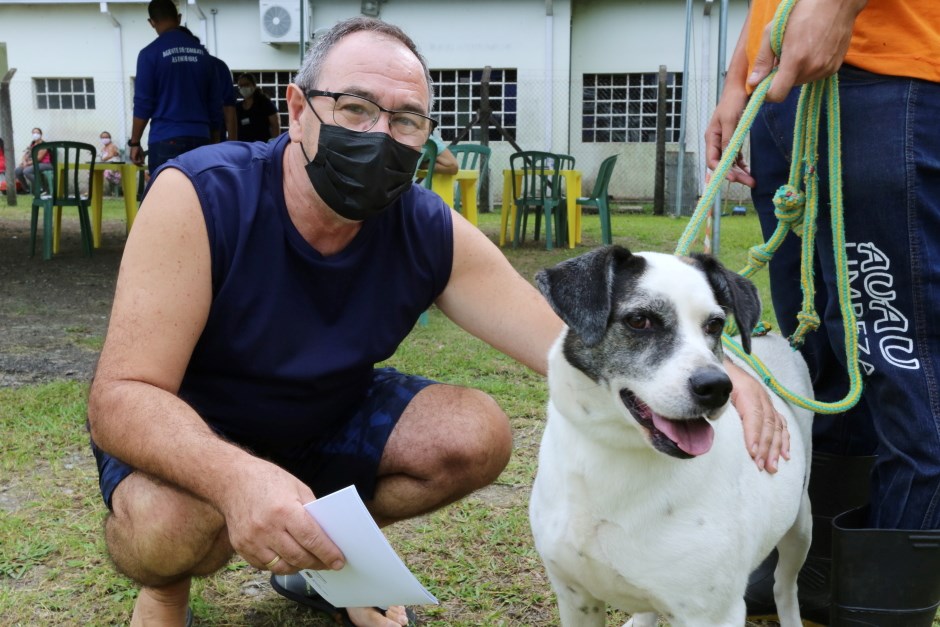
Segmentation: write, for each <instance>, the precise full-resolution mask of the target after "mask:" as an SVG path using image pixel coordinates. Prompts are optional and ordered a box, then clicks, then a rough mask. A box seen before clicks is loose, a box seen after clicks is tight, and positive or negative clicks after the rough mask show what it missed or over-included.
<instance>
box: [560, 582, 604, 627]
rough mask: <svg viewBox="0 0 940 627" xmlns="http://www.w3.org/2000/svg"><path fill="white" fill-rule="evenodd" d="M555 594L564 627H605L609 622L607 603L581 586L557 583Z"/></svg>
mask: <svg viewBox="0 0 940 627" xmlns="http://www.w3.org/2000/svg"><path fill="white" fill-rule="evenodd" d="M555 596H557V597H558V616H559V618H561V624H562V627H604V625H605V624H606V623H607V604H606V603H604V602H603V601H601V600H600V599H595V598H594V597H592V596H591V595H590V594H588V593H587V592H586V591H585V590H584V589H583V588H581V587H580V586H578V587H577V588H576V587H575V586H572V585H569V584H564V583H562V584H561V585H556V586H555Z"/></svg>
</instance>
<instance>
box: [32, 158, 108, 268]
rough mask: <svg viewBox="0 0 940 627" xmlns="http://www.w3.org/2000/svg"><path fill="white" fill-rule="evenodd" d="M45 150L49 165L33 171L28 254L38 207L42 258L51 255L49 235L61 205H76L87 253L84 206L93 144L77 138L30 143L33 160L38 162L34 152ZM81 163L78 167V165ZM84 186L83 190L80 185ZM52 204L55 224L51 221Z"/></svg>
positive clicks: (87, 222) (90, 179)
mask: <svg viewBox="0 0 940 627" xmlns="http://www.w3.org/2000/svg"><path fill="white" fill-rule="evenodd" d="M41 150H48V151H49V154H50V156H51V157H52V169H51V170H46V171H44V172H38V171H37V172H36V176H35V178H34V181H35V184H34V185H33V207H32V209H33V211H32V222H31V224H30V240H31V248H30V254H29V256H30V257H32V256H34V255H35V254H36V231H37V226H38V221H39V209H40V207H41V208H42V210H43V217H42V258H43V259H52V238H53V235H54V231H55V230H56V227H58V225H59V223H60V221H61V217H62V207H75V208H76V209H78V222H79V225H80V227H81V239H82V249H83V250H84V251H85V254H86V255H88V256H89V257H91V250H92V234H91V218H90V217H89V213H88V207H89V205H90V204H91V192H92V185H93V180H94V177H93V176H92V173H93V170H94V167H95V147H94V146H92V145H91V144H84V143H81V142H43V143H42V144H39V145H37V146H34V147H33V152H32V156H33V163H39V159H38V154H39V151H41ZM80 165H81V166H82V167H79V166H80ZM83 187H84V193H83V190H82V188H83ZM53 207H55V209H56V211H55V224H53V211H52V209H53Z"/></svg>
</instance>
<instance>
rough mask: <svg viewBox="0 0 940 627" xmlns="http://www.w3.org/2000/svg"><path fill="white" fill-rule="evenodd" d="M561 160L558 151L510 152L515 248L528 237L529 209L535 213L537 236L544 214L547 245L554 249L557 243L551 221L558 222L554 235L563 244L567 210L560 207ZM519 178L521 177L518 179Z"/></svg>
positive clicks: (559, 243)
mask: <svg viewBox="0 0 940 627" xmlns="http://www.w3.org/2000/svg"><path fill="white" fill-rule="evenodd" d="M560 163H561V160H560V159H558V155H556V154H554V153H551V152H539V151H535V150H528V151H523V152H517V153H514V154H512V155H510V157H509V167H510V168H511V169H512V197H513V202H514V203H515V205H516V220H515V225H514V229H513V233H514V236H513V240H512V246H513V248H516V247H517V246H519V244H520V242H522V240H523V238H524V237H525V230H526V223H527V222H528V216H529V214H530V213H533V214H535V239H536V240H538V238H539V226H540V222H541V220H542V218H543V217H544V218H545V248H546V249H548V250H551V249H552V245H553V244H554V243H555V240H554V238H553V237H552V222H554V223H555V237H556V238H558V245H559V246H563V245H564V242H563V239H562V238H563V237H564V233H565V215H564V213H565V212H564V210H563V209H559V207H560V206H561V174H560V170H561V168H560V167H559V165H560ZM517 174H519V175H521V176H517ZM517 178H519V180H518V181H517Z"/></svg>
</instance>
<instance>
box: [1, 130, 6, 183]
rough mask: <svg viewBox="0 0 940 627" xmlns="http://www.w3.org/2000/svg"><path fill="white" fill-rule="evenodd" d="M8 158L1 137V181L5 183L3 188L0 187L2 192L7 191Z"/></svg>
mask: <svg viewBox="0 0 940 627" xmlns="http://www.w3.org/2000/svg"><path fill="white" fill-rule="evenodd" d="M6 173H7V159H6V156H4V152H3V138H2V137H0V183H3V184H4V186H3V189H0V192H2V191H6V182H7V174H6Z"/></svg>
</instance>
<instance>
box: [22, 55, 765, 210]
mask: <svg viewBox="0 0 940 627" xmlns="http://www.w3.org/2000/svg"><path fill="white" fill-rule="evenodd" d="M61 80H63V81H65V80H69V81H75V80H83V79H61ZM591 80H596V77H591ZM44 81H45V83H44V87H45V88H46V89H47V90H49V89H51V88H53V87H54V88H55V89H56V90H57V91H56V92H55V93H45V94H38V93H37V81H36V80H34V79H29V78H20V77H14V80H13V81H12V82H11V83H10V98H11V119H12V126H13V133H14V136H13V138H12V141H11V139H10V138H4V139H5V140H6V146H7V150H6V154H7V158H8V159H11V158H12V159H15V161H17V162H18V161H19V159H20V156H21V154H22V151H23V150H24V149H25V148H26V146H27V145H28V144H29V141H30V134H31V130H32V128H33V127H39V128H41V129H42V130H43V136H44V138H45V139H46V140H47V141H48V140H74V141H85V142H88V143H90V144H94V145H97V144H98V136H99V134H100V133H101V132H102V131H109V132H110V133H111V136H112V138H113V141H115V142H116V143H117V144H118V146H119V148H121V149H125V148H126V142H127V139H128V138H129V134H130V129H131V121H132V113H133V101H132V93H133V89H132V86H131V84H130V81H128V83H127V84H123V83H122V82H120V81H112V82H108V81H104V80H95V81H94V84H93V89H88V86H87V85H84V84H82V85H79V84H77V83H76V84H74V85H72V84H65V83H64V82H63V83H62V84H51V85H50V84H49V82H48V81H49V79H44ZM682 83H683V85H682V88H684V89H688V90H689V91H688V93H687V94H686V100H687V103H686V111H685V112H684V120H685V124H686V127H685V129H686V135H685V137H686V155H685V159H684V160H683V161H684V168H683V177H682V178H683V182H684V184H683V188H684V190H685V195H684V199H683V201H682V203H681V206H682V210H683V212H688V211H690V210H691V209H692V208H693V207H694V205H695V202H696V200H697V196H698V194H700V193H701V191H702V187H703V180H704V175H705V171H704V164H703V163H702V155H703V154H704V146H703V139H702V134H703V132H704V127H705V125H706V123H707V121H708V117H709V116H710V115H711V111H712V108H713V104H711V103H710V102H707V98H708V96H707V94H704V93H703V92H705V91H707V89H705V88H704V87H703V85H700V84H699V83H698V82H697V81H696V80H695V79H694V77H693V78H692V79H690V80H684V81H682ZM596 87H597V86H596V85H588V86H587V89H586V88H585V85H584V84H583V83H582V79H580V78H578V79H577V80H569V79H567V78H565V79H558V80H556V81H554V82H553V84H547V83H546V81H545V80H544V78H542V77H541V76H540V77H531V76H526V75H524V74H523V73H521V72H520V73H519V75H518V76H517V83H516V85H515V93H516V96H515V102H514V107H515V108H514V109H513V110H512V111H509V110H507V109H508V104H509V103H508V100H506V99H505V98H504V99H503V100H499V99H494V100H493V101H492V102H491V104H493V105H494V107H493V108H494V112H493V115H494V117H495V118H496V119H497V120H499V121H500V122H501V124H503V125H504V126H505V127H506V128H507V129H508V130H509V132H510V133H511V135H512V137H513V139H514V140H515V143H516V145H518V146H519V147H521V148H522V149H524V150H550V151H553V152H563V153H566V154H570V155H572V156H573V157H574V158H575V160H576V167H577V169H579V170H581V171H582V172H583V188H582V192H583V195H587V193H588V192H590V190H591V189H592V187H593V185H594V179H595V177H596V173H597V170H598V167H599V165H600V163H601V161H603V160H604V159H605V158H606V157H608V156H610V155H614V154H615V155H617V156H618V160H617V166H616V168H615V170H614V173H613V176H612V178H611V182H610V186H609V193H610V195H611V196H612V197H613V201H614V203H615V206H616V205H648V204H650V203H651V202H652V200H653V198H654V197H655V196H656V181H657V177H656V168H657V145H656V141H655V140H656V137H657V136H658V135H657V133H656V131H655V127H654V128H653V130H652V132H650V128H649V125H650V123H651V121H652V120H654V119H655V118H656V117H657V116H656V114H657V98H656V96H657V95H658V94H655V93H654V92H655V91H656V88H655V86H652V87H651V86H649V85H640V86H638V87H636V89H638V90H639V92H637V93H639V95H640V96H641V102H640V108H638V109H635V108H634V109H631V108H630V107H631V106H632V103H631V102H627V103H625V104H624V105H623V106H621V105H620V104H618V103H617V102H616V100H617V99H616V98H612V99H607V98H603V97H599V96H598V93H599V92H595V93H594V101H593V102H591V103H588V102H587V99H586V98H585V94H586V93H587V94H589V95H590V93H591V89H595V88H596ZM76 88H81V91H82V101H81V102H80V103H79V102H78V99H77V98H76V97H75V96H76V95H77V94H76V93H75V92H76V91H77V90H76ZM69 91H70V92H73V93H71V94H69V93H67V92H69ZM611 93H613V92H611ZM40 96H43V97H42V98H40ZM673 96H675V94H673ZM712 97H713V96H712ZM608 100H610V102H608ZM468 102H470V103H471V104H470V105H469V106H467V107H464V109H465V110H463V111H460V112H458V115H457V116H456V117H455V122H454V124H453V125H452V127H451V130H448V129H447V127H446V126H445V127H444V133H443V137H444V139H445V141H448V140H452V139H453V138H454V136H456V131H455V130H453V129H455V128H461V127H463V126H464V125H466V124H467V123H468V122H469V121H470V120H472V118H473V116H474V115H475V113H476V110H475V108H474V106H478V105H479V102H478V99H476V100H473V99H471V100H469V101H468ZM660 102H661V101H660ZM279 105H280V103H279ZM589 105H590V106H589ZM666 106H667V111H666V113H667V115H666V118H667V119H668V120H672V121H673V122H674V123H673V125H672V127H667V138H668V139H675V138H676V137H677V136H678V132H677V131H678V129H677V128H676V125H677V124H678V122H679V120H680V119H682V113H683V112H681V111H679V110H678V107H679V105H678V99H677V98H675V97H673V98H672V99H671V100H670V101H669V102H668V103H667V105H666ZM279 108H282V106H280V107H279ZM605 116H606V118H607V121H601V118H603V117H605ZM604 124H611V125H618V124H619V125H620V126H619V127H617V128H610V129H607V130H609V131H610V132H609V133H593V134H591V133H588V132H586V131H587V130H590V129H588V128H587V127H589V126H591V129H593V130H594V131H596V130H598V128H601V129H603V128H604V127H603V125H604ZM598 125H600V126H598ZM634 130H637V131H638V132H632V131H634ZM621 131H622V132H621ZM479 138H480V136H479V130H477V131H476V132H475V134H474V135H472V136H471V141H479ZM145 139H146V134H145ZM145 143H146V142H145ZM11 145H12V147H13V150H11ZM489 145H490V147H491V149H492V158H491V159H490V162H489V165H488V173H487V174H486V175H484V176H483V177H481V178H483V179H488V180H489V184H488V185H485V186H483V189H484V190H485V192H484V196H483V197H481V199H480V204H481V209H483V210H486V208H492V207H495V206H496V205H498V204H499V203H500V201H501V191H502V171H503V170H504V169H508V168H509V156H510V155H511V154H512V153H513V152H515V148H514V147H513V145H512V144H511V143H510V142H508V141H506V140H505V139H503V138H502V137H500V136H499V135H498V133H496V131H495V130H493V131H492V132H491V139H490V141H489ZM14 151H15V152H14ZM660 153H661V156H660V159H662V160H663V161H664V163H662V164H661V165H662V167H663V168H664V175H665V176H664V180H665V196H666V198H665V201H666V202H665V210H666V211H665V212H666V213H667V214H671V213H673V212H674V210H675V206H676V199H675V186H676V182H677V179H678V178H679V177H678V161H679V159H678V144H677V143H676V142H675V141H670V142H668V143H666V144H665V151H664V153H663V151H660ZM723 198H724V199H725V201H726V202H731V203H735V204H737V203H742V202H745V201H746V200H747V199H748V198H749V193H748V190H747V188H745V187H743V186H741V185H737V184H734V185H731V184H726V185H725V189H724V190H723Z"/></svg>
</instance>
